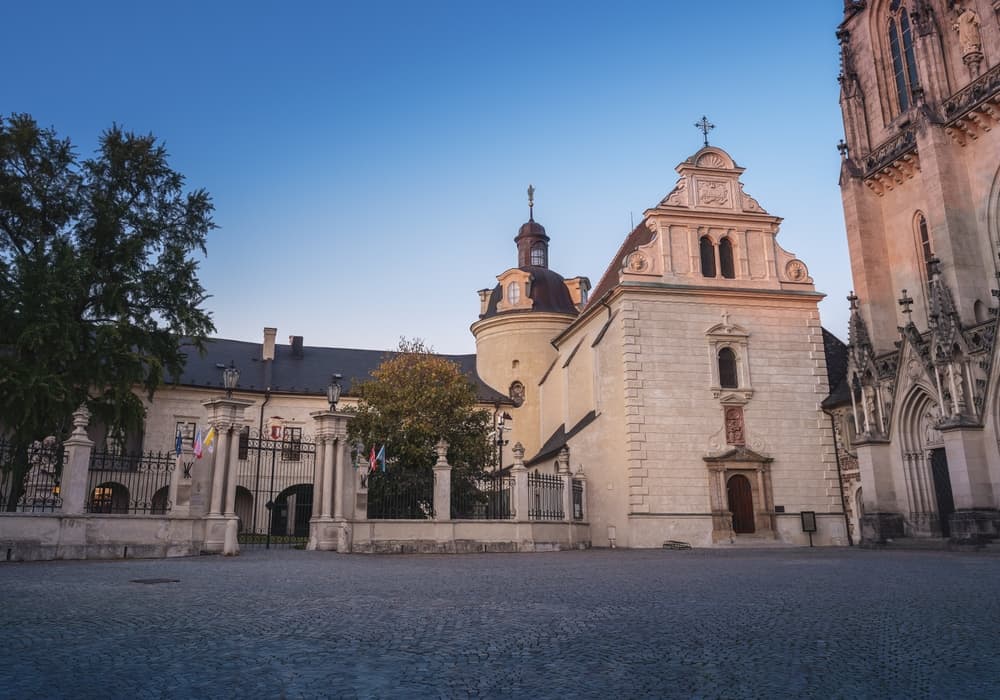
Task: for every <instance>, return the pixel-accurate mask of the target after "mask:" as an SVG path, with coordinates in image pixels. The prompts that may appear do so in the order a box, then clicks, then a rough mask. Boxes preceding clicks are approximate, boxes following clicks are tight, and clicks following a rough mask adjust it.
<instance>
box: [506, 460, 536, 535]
mask: <svg viewBox="0 0 1000 700" xmlns="http://www.w3.org/2000/svg"><path fill="white" fill-rule="evenodd" d="M511 453H512V454H513V455H514V466H513V467H511V468H510V472H511V474H512V475H513V476H514V498H513V501H514V502H513V506H514V520H516V521H517V522H519V523H526V522H528V520H529V517H528V512H529V510H530V508H531V505H530V504H529V503H528V468H527V467H525V466H524V445H522V444H521V443H519V442H517V443H514V447H512V448H511Z"/></svg>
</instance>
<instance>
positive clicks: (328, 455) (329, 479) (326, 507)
mask: <svg viewBox="0 0 1000 700" xmlns="http://www.w3.org/2000/svg"><path fill="white" fill-rule="evenodd" d="M336 455H337V438H336V437H335V436H333V435H325V436H324V437H323V496H322V498H321V500H320V504H319V517H320V518H321V519H323V520H329V519H330V511H331V507H330V506H331V503H332V501H333V470H334V468H335V462H336Z"/></svg>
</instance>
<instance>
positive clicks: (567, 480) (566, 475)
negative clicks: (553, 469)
mask: <svg viewBox="0 0 1000 700" xmlns="http://www.w3.org/2000/svg"><path fill="white" fill-rule="evenodd" d="M556 459H557V462H556V463H557V464H558V468H557V471H558V473H559V478H561V479H562V482H563V489H562V508H563V520H565V521H567V522H572V521H573V475H572V474H571V473H570V471H569V448H568V447H566V446H563V448H562V449H561V450H559V457H557V458H556Z"/></svg>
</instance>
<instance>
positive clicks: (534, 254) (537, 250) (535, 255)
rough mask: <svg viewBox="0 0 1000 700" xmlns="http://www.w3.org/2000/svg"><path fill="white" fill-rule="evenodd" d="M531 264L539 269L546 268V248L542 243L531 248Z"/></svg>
mask: <svg viewBox="0 0 1000 700" xmlns="http://www.w3.org/2000/svg"><path fill="white" fill-rule="evenodd" d="M531 264H532V265H535V266H537V267H545V246H544V245H542V244H541V243H536V244H535V245H533V246H531Z"/></svg>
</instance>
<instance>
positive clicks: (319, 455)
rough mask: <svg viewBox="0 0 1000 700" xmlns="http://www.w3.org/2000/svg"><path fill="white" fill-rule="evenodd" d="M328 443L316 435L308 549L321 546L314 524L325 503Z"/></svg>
mask: <svg viewBox="0 0 1000 700" xmlns="http://www.w3.org/2000/svg"><path fill="white" fill-rule="evenodd" d="M325 455H326V444H325V443H324V442H323V440H322V439H321V438H319V437H316V456H315V457H314V459H313V499H312V511H311V515H310V516H309V542H308V543H307V544H306V549H308V550H315V549H318V548H319V543H318V542H317V540H316V537H317V532H318V530H317V528H316V527H313V524H314V523H316V522H317V521H318V520H319V513H320V509H321V508H322V503H323V461H324V460H325V459H326V456H325Z"/></svg>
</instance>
